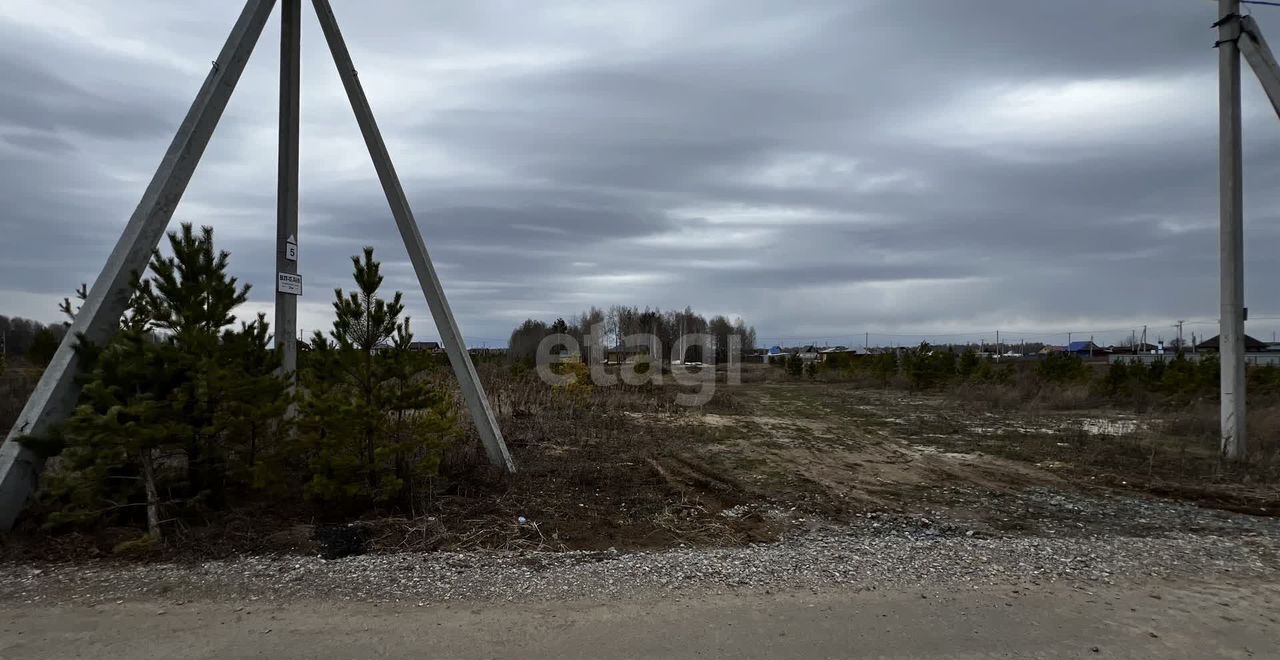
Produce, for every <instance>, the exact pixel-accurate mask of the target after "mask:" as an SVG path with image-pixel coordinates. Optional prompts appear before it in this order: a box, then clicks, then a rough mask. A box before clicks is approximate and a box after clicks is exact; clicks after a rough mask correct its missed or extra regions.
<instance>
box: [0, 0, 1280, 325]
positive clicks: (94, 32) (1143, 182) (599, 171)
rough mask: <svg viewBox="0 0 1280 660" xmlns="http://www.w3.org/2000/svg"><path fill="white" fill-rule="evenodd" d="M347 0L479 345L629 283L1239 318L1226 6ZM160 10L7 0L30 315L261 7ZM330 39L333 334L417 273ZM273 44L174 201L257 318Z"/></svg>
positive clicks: (320, 223) (17, 203) (318, 294)
mask: <svg viewBox="0 0 1280 660" xmlns="http://www.w3.org/2000/svg"><path fill="white" fill-rule="evenodd" d="M119 4H121V5H124V4H127V3H119ZM336 4H337V5H338V6H337V7H335V9H336V11H337V13H338V16H339V19H340V20H341V21H342V23H343V27H344V33H345V34H346V36H347V38H348V40H349V42H350V46H351V48H352V52H353V55H354V57H355V60H356V63H357V66H358V67H359V69H360V75H361V79H362V81H364V84H365V85H366V89H367V91H368V93H369V96H370V99H371V101H372V103H373V105H374V108H375V111H376V112H377V113H378V118H379V122H380V124H381V126H382V128H383V131H384V133H385V135H386V138H387V141H388V144H389V146H390V148H391V152H392V155H393V157H394V158H395V159H396V163H397V167H398V169H399V171H400V174H401V176H402V178H403V180H404V183H405V187H406V190H407V192H408V194H409V196H410V199H411V202H412V203H413V205H414V209H415V212H416V214H417V217H418V220H419V223H420V225H421V227H422V232H423V235H424V237H425V239H426V241H427V244H428V246H429V248H430V250H431V252H432V255H433V258H434V259H435V261H436V262H437V266H438V268H439V270H440V273H441V276H442V278H443V279H444V283H445V287H446V290H447V291H449V292H450V293H451V295H452V300H451V303H452V305H453V307H454V309H455V311H456V312H457V313H458V315H459V317H460V323H461V325H462V326H463V328H464V330H465V331H466V333H467V334H468V336H470V337H473V338H475V339H478V340H480V341H484V342H488V343H492V342H499V341H501V340H502V339H503V338H504V337H505V336H506V334H507V332H508V331H509V329H510V328H511V327H512V326H513V325H514V324H515V323H517V322H519V321H520V320H521V319H522V318H523V317H525V316H528V315H537V316H542V317H555V316H559V315H569V314H572V313H575V312H576V311H578V310H580V309H581V308H583V307H585V306H587V305H591V304H595V305H601V306H603V305H608V304H611V303H617V302H624V303H632V304H639V305H646V304H647V305H660V306H663V307H683V306H684V305H686V304H691V305H693V306H694V307H695V308H698V309H700V310H702V311H705V312H707V313H725V314H741V315H743V316H744V317H746V318H747V319H748V320H749V321H751V322H753V323H755V324H756V325H757V326H759V329H760V332H761V335H762V336H776V337H801V336H810V337H812V338H822V337H829V338H842V337H853V336H858V335H860V334H861V332H863V331H864V330H873V331H874V330H882V331H886V332H899V331H901V332H902V333H911V332H916V331H923V330H930V329H935V330H938V331H961V330H966V331H967V330H969V329H974V330H977V329H981V328H995V327H1000V326H1004V327H1006V328H1009V327H1017V328H1019V329H1027V330H1033V331H1042V332H1049V331H1051V330H1052V331H1057V330H1064V331H1065V330H1067V329H1089V328H1097V329H1112V328H1114V327H1116V326H1117V324H1119V325H1120V326H1128V325H1131V324H1142V323H1166V322H1168V323H1171V322H1172V320H1173V319H1177V318H1208V317H1212V315H1213V314H1214V310H1215V307H1216V290H1217V284H1216V276H1217V262H1216V257H1217V255H1216V239H1217V228H1216V227H1217V224H1216V223H1217V202H1216V194H1217V190H1216V187H1217V178H1216V126H1217V123H1216V81H1215V77H1214V76H1215V63H1216V56H1215V53H1214V51H1213V50H1212V48H1211V46H1212V43H1213V39H1214V36H1213V32H1212V31H1211V30H1210V29H1209V23H1211V22H1212V20H1213V18H1214V16H1213V13H1214V12H1213V7H1212V4H1211V3H1203V2H1201V3H1197V2H1189V1H1188V2H1167V1H1164V0H1147V1H1141V2H1139V1H1121V0H1115V1H1110V2H1097V3H1088V4H1089V6H1088V7H1085V6H1083V5H1081V4H1080V3H1070V2H1004V1H996V0H971V1H967V2H952V1H950V0H935V1H926V0H919V1H916V2H909V3H903V2H896V1H889V0H884V1H874V2H861V3H856V2H844V1H840V2H836V1H834V0H833V1H830V2H821V1H815V2H805V3H775V2H727V1H722V0H706V1H695V2H681V3H662V4H659V3H568V2H564V3H561V2H553V3H530V4H511V3H500V2H494V3H436V2H431V3H420V2H408V1H403V2H379V3H365V4H356V3H347V2H338V3H336ZM113 7H115V6H114V5H113ZM129 9H130V8H129V7H127V6H125V7H115V10H116V11H113V12H111V13H108V12H105V11H102V7H101V6H100V5H97V4H94V3H84V2H79V3H78V2H73V1H71V0H66V1H65V2H46V3H40V4H39V5H27V6H17V7H12V8H6V9H0V41H2V42H3V43H5V44H7V45H0V194H3V198H4V199H5V203H6V210H5V215H4V216H3V217H0V223H2V225H3V230H4V240H3V242H2V243H0V245H2V246H3V248H2V249H3V260H2V261H0V295H3V296H4V297H5V298H6V300H5V303H6V304H5V305H4V307H6V308H16V309H8V311H10V312H15V313H26V314H29V315H37V316H41V317H43V318H49V317H51V315H52V314H53V304H52V301H53V300H56V299H57V298H60V297H61V296H62V295H65V292H66V291H69V290H70V289H71V288H73V287H74V286H75V284H76V283H78V282H79V281H82V280H85V279H88V278H91V277H92V276H93V274H94V273H96V271H97V269H98V264H100V263H101V260H102V258H103V257H104V256H105V254H106V252H107V251H108V250H109V247H110V244H111V242H112V240H113V236H114V234H115V233H116V232H118V229H119V227H120V226H121V225H122V224H123V221H124V218H126V217H127V216H128V214H129V212H131V211H132V207H133V205H134V204H136V201H137V196H138V195H139V194H140V193H141V190H142V188H143V187H144V186H145V183H146V180H147V178H148V177H149V176H150V173H151V171H152V168H154V166H155V163H156V162H157V161H158V159H159V156H160V154H161V153H162V152H163V150H164V147H165V145H166V144H167V141H168V139H169V137H170V135H171V132H172V130H173V129H174V128H175V127H176V125H177V122H178V121H179V119H180V118H181V116H182V114H183V112H185V109H186V105H187V103H189V100H190V95H191V94H192V93H194V91H195V89H196V88H197V87H198V85H199V81H200V79H201V78H202V77H203V75H204V73H205V72H206V71H207V69H206V67H207V62H208V60H209V59H210V58H211V57H212V56H213V54H214V53H216V51H217V48H218V47H219V45H220V42H221V39H222V38H223V36H224V34H225V32H224V31H225V29H226V28H227V27H229V25H230V23H231V21H232V20H233V19H234V15H235V11H236V8H234V7H233V6H232V5H231V4H230V3H213V2H204V3H184V4H183V5H182V6H181V7H175V6H173V5H170V4H168V3H158V2H150V1H147V0H137V6H136V7H134V8H133V9H136V11H130V10H129ZM1275 16H1276V17H1280V12H1277V13H1276V14H1275ZM1258 19H1259V20H1260V22H1261V23H1262V25H1263V28H1264V29H1267V28H1268V26H1269V25H1277V26H1280V23H1277V22H1276V21H1275V20H1274V19H1273V18H1272V14H1269V13H1266V12H1261V11H1259V12H1258ZM315 28H316V26H315V23H314V21H313V20H311V19H308V22H307V23H306V24H305V25H304V31H305V33H304V50H305V53H304V63H303V76H304V83H305V84H304V96H303V121H304V125H303V128H302V134H303V148H302V157H303V187H302V202H301V204H302V207H301V208H302V229H301V239H302V246H301V249H302V255H303V257H302V261H301V262H300V263H301V266H302V270H303V274H304V276H305V278H306V282H307V295H306V296H305V297H304V299H303V301H302V302H303V308H302V309H303V319H302V323H303V325H304V327H305V326H320V325H323V324H324V323H325V317H326V315H327V314H328V311H327V307H328V302H329V299H330V297H331V295H332V294H331V292H330V290H331V289H332V288H334V287H340V286H345V285H346V283H347V279H348V275H347V271H348V267H349V261H348V257H349V256H350V255H351V254H354V253H356V252H357V251H358V250H359V248H360V246H361V245H365V244H369V245H374V246H375V247H376V248H377V251H378V253H379V254H380V255H381V256H382V258H383V259H385V260H386V272H387V281H388V284H389V285H390V286H394V287H397V288H401V289H405V290H409V291H411V290H412V289H413V288H414V287H415V284H416V280H415V277H414V274H413V272H412V269H411V268H410V267H409V265H408V263H407V261H406V259H405V258H404V254H403V248H402V247H400V245H399V243H398V241H399V238H398V235H397V233H396V231H395V228H394V224H393V223H392V221H391V218H390V214H389V212H388V211H387V208H386V204H385V200H384V199H383V198H382V197H381V190H380V187H379V186H378V184H377V181H376V178H375V177H374V175H373V170H372V167H371V166H370V165H369V164H368V159H367V155H366V154H365V152H364V150H363V145H362V142H361V140H360V136H359V133H358V131H357V130H356V129H355V126H354V122H353V120H352V118H351V113H350V110H349V108H348V107H347V106H346V103H345V100H344V99H343V98H342V96H341V93H340V88H339V87H338V86H337V78H336V76H335V75H334V74H333V71H332V65H331V62H329V61H328V60H327V53H326V52H325V50H324V47H323V44H322V42H321V40H320V38H319V32H318V30H316V29H315ZM264 35H265V36H264V39H263V42H262V44H261V45H260V46H259V48H258V51H257V52H256V53H255V55H254V59H253V61H251V63H250V66H249V69H248V70H247V71H246V74H245V77H244V79H243V81H242V83H241V88H240V89H238V90H237V92H236V95H235V97H234V98H233V99H232V103H231V106H230V107H229V109H228V112H227V115H226V117H225V118H224V121H223V124H222V126H221V127H220V128H219V130H218V134H217V135H216V136H215V139H214V141H213V143H212V144H211V145H210V147H209V151H208V153H207V154H206V157H205V160H204V162H203V163H202V164H201V167H200V169H199V170H198V172H197V174H196V177H195V179H194V180H193V182H192V186H191V188H190V190H189V191H188V194H187V197H186V199H185V200H184V203H183V204H182V206H181V207H180V208H179V210H178V213H177V214H176V216H175V218H176V219H178V220H185V221H191V222H196V223H210V224H213V225H215V227H216V228H217V230H218V236H219V240H220V241H221V242H222V243H223V246H224V247H226V248H229V249H231V251H232V252H233V255H234V256H233V266H234V268H235V269H236V271H237V272H238V274H240V275H241V276H242V277H243V278H244V279H246V280H248V281H252V282H254V283H256V284H257V288H256V289H255V291H254V294H253V296H252V300H253V302H254V305H255V306H256V307H255V309H262V308H264V306H265V305H267V304H269V302H270V300H271V287H270V284H271V280H272V273H271V270H272V253H273V250H272V246H271V239H270V236H271V235H272V231H273V230H272V226H273V224H274V223H273V219H274V212H275V210H274V209H275V207H274V199H273V195H274V171H275V162H274V161H275V159H274V140H275V129H274V125H273V122H274V113H275V92H274V89H273V85H274V76H275V66H276V62H275V58H276V52H275V50H276V48H275V28H274V26H273V25H268V28H267V30H266V32H265V33H264ZM1273 41H1274V40H1273ZM1247 75H1249V74H1248V73H1247V70H1246V76H1247ZM1245 108H1246V113H1245V115H1246V138H1247V143H1248V148H1247V150H1246V162H1247V168H1246V173H1247V180H1246V189H1247V191H1248V204H1247V209H1248V229H1247V233H1248V245H1247V248H1246V254H1247V259H1248V262H1247V272H1248V279H1249V282H1250V283H1251V284H1250V285H1249V289H1248V294H1249V305H1250V307H1251V308H1252V309H1253V310H1262V311H1263V312H1266V311H1274V312H1276V313H1280V300H1277V299H1276V297H1275V294H1274V293H1273V292H1272V291H1270V290H1269V288H1267V287H1264V286H1262V285H1261V284H1260V283H1262V282H1268V281H1273V280H1274V279H1276V277H1277V276H1280V267H1278V266H1277V265H1276V264H1275V263H1273V262H1274V260H1273V259H1270V258H1268V257H1269V255H1270V254H1272V253H1274V250H1275V249H1276V248H1277V247H1280V231H1278V230H1277V229H1276V224H1275V219H1276V216H1280V193H1277V192H1276V191H1275V190H1274V186H1273V185H1272V183H1273V182H1274V181H1276V180H1280V178H1278V177H1280V149H1277V147H1280V122H1277V121H1276V118H1275V117H1274V116H1270V114H1269V113H1270V110H1269V109H1268V107H1267V106H1266V103H1265V100H1264V99H1263V97H1262V96H1261V95H1260V94H1259V92H1258V90H1257V86H1256V84H1255V83H1253V82H1252V81H1249V82H1248V83H1247V84H1246V95H1245ZM408 298H409V300H410V302H411V313H412V314H413V315H414V316H415V318H419V319H423V320H425V319H426V317H427V315H426V312H425V306H424V305H422V304H421V301H420V299H419V297H418V295H416V294H414V295H410V296H409V297H408ZM46 299H47V300H48V301H50V302H48V303H47V304H46V303H45V302H41V301H44V300H46ZM3 311H5V310H0V313H2V312H3ZM416 327H417V329H418V331H419V332H424V333H429V332H430V330H429V328H428V324H425V323H422V322H418V323H417V325H416ZM1250 328H1251V332H1253V331H1259V332H1261V331H1263V330H1265V328H1263V327H1262V326H1261V325H1258V324H1251V326H1250Z"/></svg>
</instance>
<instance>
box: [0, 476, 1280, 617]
mask: <svg viewBox="0 0 1280 660" xmlns="http://www.w3.org/2000/svg"><path fill="white" fill-rule="evenodd" d="M1025 497H1026V498H1027V502H1026V503H1027V505H1028V507H1029V508H1031V509H1032V510H1034V509H1036V508H1038V507H1046V508H1051V509H1054V510H1058V511H1063V512H1072V513H1079V512H1089V515H1088V516H1086V517H1085V519H1089V520H1093V521H1095V522H1094V525H1097V523H1096V521H1098V520H1106V521H1108V523H1107V524H1104V525H1098V526H1097V527H1095V528H1094V529H1089V527H1094V526H1093V525H1090V526H1088V527H1086V528H1083V529H1073V530H1072V533H1071V534H1070V535H1066V536H1059V535H1053V534H1049V535H1046V534H1035V535H1005V534H1003V533H1000V532H994V531H993V530H992V529H991V528H990V527H989V526H987V525H975V524H972V523H969V522H966V521H963V520H945V519H937V518H934V517H930V515H931V514H925V515H915V516H894V515H885V514H866V515H865V516H861V517H858V518H857V519H856V520H855V521H854V522H853V523H851V524H848V525H841V526H832V525H829V524H825V523H817V522H814V521H807V522H806V523H805V524H806V525H808V528H807V529H799V528H797V529H796V530H795V531H793V532H792V533H790V534H788V535H787V536H786V538H784V540H782V541H780V542H778V543H771V544H757V545H749V546H743V547H734V548H675V549H671V550H665V551H659V552H636V553H621V552H616V551H606V552H582V551H575V552H527V551H526V552H467V553H455V552H435V553H400V554H378V555H364V556H356V557H347V558H343V559H337V560H324V559H321V558H319V557H300V556H292V557H290V556H246V557H240V558H234V559H227V560H218V561H206V562H192V563H150V564H148V563H123V562H108V561H101V562H82V563H75V564H37V563H4V564H0V599H2V600H6V601H10V602H27V603H83V604H97V603H104V602H116V601H130V600H156V599H171V600H173V601H185V600H196V599H202V600H209V599H211V600H234V601H246V600H247V601H254V600H261V601H264V602H272V601H287V600H297V599H306V598H323V599H327V600H350V601H367V602H410V603H421V604H429V603H438V602H444V601H481V602H491V601H516V602H527V601H542V600H556V599H604V600H608V599H617V598H627V597H640V596H653V595H670V596H672V597H679V596H680V595H682V594H684V593H686V592H687V593H691V594H692V593H707V592H724V591H736V590H749V591H762V590H765V591H768V590H779V591H786V590H800V589H813V590H825V589H834V588H841V589H848V588H855V589H883V588H896V589H903V588H913V587H921V588H927V589H932V588H956V587H960V588H964V587H968V586H973V587H981V586H985V585H1007V584H1039V583H1044V582H1053V581H1059V580H1067V581H1072V582H1098V583H1113V582H1117V583H1123V582H1125V581H1128V580H1136V579H1150V578H1153V577H1154V578H1163V577H1179V576H1197V577H1205V576H1209V575H1220V574H1230V575H1232V576H1235V577H1250V576H1264V575H1266V576H1272V575H1275V574H1277V573H1280V561H1278V559H1277V558H1278V557H1280V521H1278V520H1276V519H1271V518H1256V517H1251V516H1243V515H1238V514H1229V513H1224V512H1220V511H1208V510H1204V509H1198V508H1195V507H1192V506H1187V505H1183V504H1177V503H1171V502H1164V501H1160V500H1141V499H1132V498H1119V497H1101V498H1100V497H1091V496H1085V495H1065V494H1060V493H1052V492H1030V493H1027V494H1026V495H1025ZM1006 504H1007V503H1006ZM739 513H741V512H739ZM1126 521H1127V522H1128V523H1129V524H1131V525H1132V526H1133V527H1134V528H1135V529H1134V531H1135V532H1136V533H1133V534H1130V533H1126V532H1125V529H1124V528H1125V522H1126ZM1071 526H1072V527H1074V525H1071ZM1192 530H1194V531H1192Z"/></svg>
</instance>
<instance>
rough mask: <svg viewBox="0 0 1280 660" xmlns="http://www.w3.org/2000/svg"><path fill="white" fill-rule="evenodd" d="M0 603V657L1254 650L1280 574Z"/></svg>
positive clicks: (1253, 653) (1278, 604) (1275, 628)
mask: <svg viewBox="0 0 1280 660" xmlns="http://www.w3.org/2000/svg"><path fill="white" fill-rule="evenodd" d="M1084 589H1085V588H1084V587H1072V586H1069V585H1065V584H1055V585H1049V586H1044V587H1032V588H1031V589H1030V590H1028V589H1027V588H1016V589H1014V588H990V587H988V588H983V589H980V590H968V591H961V590H953V591H944V592H941V593H935V592H931V591H927V590H926V591H911V592H906V591H894V592H884V591H880V592H833V593H824V594H820V595H819V594H813V593H811V592H802V593H784V594H768V593H753V594H740V595H734V596H689V595H686V596H684V597H682V598H678V599H677V598H674V597H673V598H671V599H663V600H640V601H622V602H615V603H600V602H568V603H564V602H561V603H541V604H522V605H466V604H453V605H439V604H437V605H431V606H425V607H417V606H413V605H386V604H384V605H380V606H375V605H372V604H345V605H343V604H334V603H332V602H317V601H297V602H290V603H283V604H272V605H264V604H260V603H249V602H245V603H227V602H218V603H211V602H189V603H183V604H181V605H178V604H175V603H173V602H130V603H127V604H119V605H113V604H107V605H99V606H96V607H85V606H22V605H4V606H2V607H0V620H3V621H4V623H3V626H2V628H0V640H2V641H0V658H30V659H37V658H81V657H83V658H100V657H101V658H105V657H117V658H176V657H183V658H258V657H262V658H354V657H359V658H373V657H378V658H384V657H385V658H401V657H404V658H409V657H414V658H417V657H424V656H430V657H450V658H494V657H524V658H603V657H631V658H694V657H739V658H792V657H794V658H819V657H853V658H917V657H918V658H994V657H1035V658H1060V657H1061V658H1078V657H1105V658H1117V657H1121V658H1123V657H1134V658H1155V657H1159V658H1209V657H1212V658H1248V657H1256V658H1268V657H1280V648H1277V645H1276V640H1278V639H1280V584H1277V583H1275V582H1265V583H1258V582H1256V581H1255V582H1251V583H1245V582H1243V581H1241V582H1236V583H1233V584H1228V585H1225V586H1216V585H1208V584H1204V583H1197V582H1186V581H1179V582H1167V581H1160V582H1148V583H1139V584H1129V585H1127V586H1108V587H1104V588H1102V589H1097V590H1092V589H1091V590H1088V591H1086V590H1084Z"/></svg>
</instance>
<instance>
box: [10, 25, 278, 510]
mask: <svg viewBox="0 0 1280 660" xmlns="http://www.w3.org/2000/svg"><path fill="white" fill-rule="evenodd" d="M274 4H275V0H248V2H246V3H245V6H244V10H243V11H241V12H240V18H239V19H237V20H236V23H235V26H234V27H233V28H231V34H230V35H228V36H227V42H226V44H225V45H223V47H222V52H221V53H219V54H218V59H217V60H215V61H214V64H213V70H212V71H210V72H209V75H208V77H206V78H205V81H204V85H202V86H201V87H200V92H199V93H198V94H196V99H195V101H194V102H193V103H192V104H191V109H190V110H188V111H187V116H186V118H185V119H183V120H182V125H181V126H180V127H179V128H178V133H177V135H175V136H174V138H173V142H172V143H171V144H170V145H169V150H168V151H166V152H165V154H164V159H163V160H162V161H160V167H159V168H158V169H156V173H155V176H153V177H152V179H151V183H150V184H148V185H147V189H146V192H144V193H143V195H142V200H141V201H140V202H138V208H137V209H136V210H134V212H133V215H132V216H130V218H129V223H128V224H127V225H126V226H125V229H124V233H123V234H121V236H120V240H119V241H117V242H116V246H115V248H113V249H112V250H111V256H110V257H108V259H107V264H106V266H105V267H103V269H102V272H101V273H99V274H98V278H97V279H96V280H94V282H93V288H91V289H89V296H88V298H86V299H85V301H84V305H83V306H81V308H80V312H79V313H78V314H77V315H76V319H75V322H74V323H72V324H71V328H70V330H69V331H68V332H67V335H66V337H64V338H63V340H62V344H61V345H60V346H58V350H57V352H56V353H54V356H53V360H52V361H50V362H49V366H48V367H47V368H45V370H44V374H43V375H42V376H41V377H40V381H39V382H38V383H36V388H35V391H34V392H32V394H31V398H29V399H27V404H26V406H24V407H23V409H22V413H21V414H20V415H19V416H18V419H17V421H16V422H15V423H14V426H13V429H12V430H11V431H10V432H9V437H8V438H6V439H5V443H4V444H3V445H0V530H8V529H10V528H12V527H13V522H14V520H15V519H16V518H17V517H18V513H19V512H20V511H21V510H22V507H23V505H24V504H26V501H27V498H28V497H29V496H30V495H31V493H32V491H34V490H35V486H36V477H37V475H38V474H39V472H40V468H41V467H42V466H41V460H40V457H39V456H37V455H36V454H35V453H34V452H31V451H29V450H27V449H26V448H24V447H22V445H20V444H18V442H17V441H16V438H18V437H21V436H23V435H37V434H40V433H42V432H44V431H45V430H47V429H48V428H49V427H50V425H52V424H54V423H57V422H59V421H62V420H63V419H66V417H67V415H68V414H70V412H71V410H72V409H73V408H74V407H75V404H76V398H77V396H78V395H79V392H80V388H79V386H78V385H77V384H76V380H75V379H76V372H77V366H78V365H77V361H78V360H77V358H76V354H75V344H76V341H77V339H76V338H77V336H79V335H81V334H83V335H84V336H85V337H86V338H87V339H89V340H90V341H93V342H99V343H100V342H104V341H105V340H106V339H107V338H109V337H110V336H111V335H112V334H113V333H114V332H115V331H116V330H117V329H118V328H119V326H120V316H121V314H123V313H124V309H125V306H126V305H127V303H128V300H129V295H130V287H129V281H130V278H131V277H132V275H133V273H135V272H141V271H142V270H143V269H145V268H146V265H147V260H148V259H149V258H150V256H151V252H152V250H154V249H155V247H156V245H157V244H159V242H160V238H161V237H162V236H164V232H165V229H166V228H167V227H168V225H169V219H170V218H171V217H172V216H173V211H174V209H175V208H176V207H177V206H178V201H179V200H181V199H182V193H183V192H184V191H185V190H186V188H187V183H188V182H190V181H191V175H192V173H193V172H195V169H196V165H197V164H198V163H199V162H200V156H201V155H202V154H203V153H204V149H205V146H207V145H208V144H209V138H210V136H212V135H213V129H214V127H216V126H217V124H218V119H220V118H221V117H222V111H223V110H224V109H225V108H226V107H227V101H228V100H229V99H230V98H231V92H232V91H233V90H234V89H235V86H236V82H237V81H238V80H239V79H240V74H241V73H242V72H243V71H244V66H245V63H246V62H248V60H249V55H250V54H251V53H252V52H253V47H254V45H256V44H257V43H258V36H259V35H261V34H262V27H263V25H264V24H265V23H266V22H267V17H268V16H269V15H270V14H271V9H272V6H273V5H274Z"/></svg>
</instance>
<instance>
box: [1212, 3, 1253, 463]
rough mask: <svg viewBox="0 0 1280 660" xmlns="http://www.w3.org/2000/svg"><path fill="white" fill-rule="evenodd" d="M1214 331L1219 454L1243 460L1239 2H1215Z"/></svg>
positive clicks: (1242, 186)
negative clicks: (1218, 361)
mask: <svg viewBox="0 0 1280 660" xmlns="http://www.w3.org/2000/svg"><path fill="white" fill-rule="evenodd" d="M1217 27H1218V43H1217V46H1218V218H1219V234H1218V249H1219V257H1218V262H1219V267H1220V273H1219V280H1218V281H1219V286H1220V294H1219V304H1220V316H1219V321H1218V323H1219V332H1218V351H1219V355H1220V356H1221V397H1222V398H1221V408H1220V412H1221V422H1222V453H1223V455H1224V456H1226V457H1227V458H1229V459H1232V460H1242V459H1244V457H1245V451H1246V450H1245V446H1246V445H1245V443H1246V438H1247V435H1246V432H1245V365H1244V182H1243V180H1242V178H1243V177H1242V171H1243V169H1244V163H1243V159H1242V156H1241V142H1242V137H1241V130H1240V47H1239V44H1238V42H1237V39H1239V38H1240V34H1241V32H1240V0H1218V23H1217Z"/></svg>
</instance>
